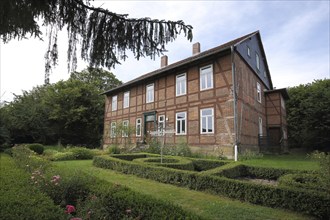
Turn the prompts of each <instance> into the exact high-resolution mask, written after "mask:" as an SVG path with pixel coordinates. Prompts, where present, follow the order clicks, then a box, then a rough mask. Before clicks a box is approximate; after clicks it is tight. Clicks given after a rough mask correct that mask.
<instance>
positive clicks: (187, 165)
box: [133, 156, 194, 170]
mask: <svg viewBox="0 0 330 220" xmlns="http://www.w3.org/2000/svg"><path fill="white" fill-rule="evenodd" d="M160 161H161V158H160V157H146V158H138V159H134V160H133V162H138V163H145V164H149V165H152V166H162V167H168V168H173V169H179V170H194V165H193V162H192V161H191V160H189V159H186V158H183V157H173V156H172V157H171V156H166V157H164V158H163V163H160Z"/></svg>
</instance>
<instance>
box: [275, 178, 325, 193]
mask: <svg viewBox="0 0 330 220" xmlns="http://www.w3.org/2000/svg"><path fill="white" fill-rule="evenodd" d="M279 185H280V186H289V187H295V188H301V189H306V190H315V191H320V190H321V191H326V192H328V193H330V189H329V188H328V187H327V186H326V184H324V182H323V181H322V179H321V178H320V176H319V175H317V174H315V173H299V174H287V175H284V176H282V177H280V178H279Z"/></svg>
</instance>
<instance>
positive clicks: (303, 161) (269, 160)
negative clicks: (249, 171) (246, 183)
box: [242, 154, 319, 170]
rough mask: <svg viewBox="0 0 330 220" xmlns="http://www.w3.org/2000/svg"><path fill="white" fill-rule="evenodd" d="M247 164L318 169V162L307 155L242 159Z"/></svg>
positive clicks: (295, 168)
mask: <svg viewBox="0 0 330 220" xmlns="http://www.w3.org/2000/svg"><path fill="white" fill-rule="evenodd" d="M242 163H243V164H245V165H250V166H259V167H272V168H281V169H294V170H317V169H319V164H318V162H316V161H314V160H311V159H310V158H308V157H307V155H303V154H299V155H290V154H289V155H265V156H263V158H260V159H252V160H246V161H242Z"/></svg>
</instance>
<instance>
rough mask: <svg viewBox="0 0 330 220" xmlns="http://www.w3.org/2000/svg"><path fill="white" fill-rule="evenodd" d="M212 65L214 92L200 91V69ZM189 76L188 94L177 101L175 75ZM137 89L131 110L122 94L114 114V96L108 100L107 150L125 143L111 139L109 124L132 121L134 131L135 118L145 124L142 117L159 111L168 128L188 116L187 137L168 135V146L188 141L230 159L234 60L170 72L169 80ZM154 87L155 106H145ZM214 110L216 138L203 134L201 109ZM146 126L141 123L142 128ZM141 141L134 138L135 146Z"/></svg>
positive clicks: (132, 92) (223, 59)
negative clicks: (179, 116) (180, 115)
mask: <svg viewBox="0 0 330 220" xmlns="http://www.w3.org/2000/svg"><path fill="white" fill-rule="evenodd" d="M210 64H212V66H213V73H214V75H213V82H214V86H213V89H209V90H205V91H200V79H199V77H200V75H199V71H200V68H201V67H204V66H207V65H210ZM181 73H186V77H187V94H186V95H183V96H178V97H176V90H175V89H176V88H175V86H176V75H178V74H181ZM142 83H143V84H140V85H138V86H134V87H132V88H130V107H129V108H127V109H123V94H124V92H126V91H123V92H120V93H119V94H116V95H117V96H118V104H117V105H118V110H117V111H111V98H112V97H111V96H109V97H106V106H105V110H106V113H105V121H104V127H105V129H104V131H105V132H104V146H105V147H106V146H108V145H111V144H113V143H115V141H117V143H119V144H121V143H124V139H123V138H121V137H117V138H110V123H111V122H112V121H115V122H117V124H118V123H120V122H121V121H123V120H129V123H130V125H131V126H134V127H135V123H136V118H141V119H142V120H143V113H145V112H151V111H157V117H158V116H159V115H165V116H166V118H168V121H167V126H168V127H170V128H173V129H175V114H176V113H177V112H187V135H175V134H174V135H167V137H166V140H165V142H166V144H175V143H178V142H181V141H186V142H187V143H188V144H189V145H190V146H192V150H195V151H200V152H204V153H210V154H217V153H224V154H225V155H229V156H231V155H232V154H233V144H234V120H233V117H234V116H233V95H232V91H231V88H232V71H231V56H230V55H226V56H222V57H217V58H215V59H214V60H212V61H209V62H204V63H200V64H199V65H197V66H190V67H188V68H186V69H182V70H179V71H175V72H171V73H169V74H167V75H166V76H163V77H161V78H158V79H156V80H154V81H149V82H148V81H145V82H142ZM150 83H154V91H155V93H154V99H155V101H154V102H153V103H146V86H147V85H148V84H150ZM204 108H213V109H214V115H215V120H214V124H215V126H214V128H215V132H214V134H200V109H204ZM143 124H144V123H142V125H143ZM140 139H141V138H138V137H135V134H133V135H132V137H131V141H132V143H136V141H138V140H140Z"/></svg>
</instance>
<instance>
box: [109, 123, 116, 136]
mask: <svg viewBox="0 0 330 220" xmlns="http://www.w3.org/2000/svg"><path fill="white" fill-rule="evenodd" d="M110 137H111V138H114V137H116V122H111V125H110Z"/></svg>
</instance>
